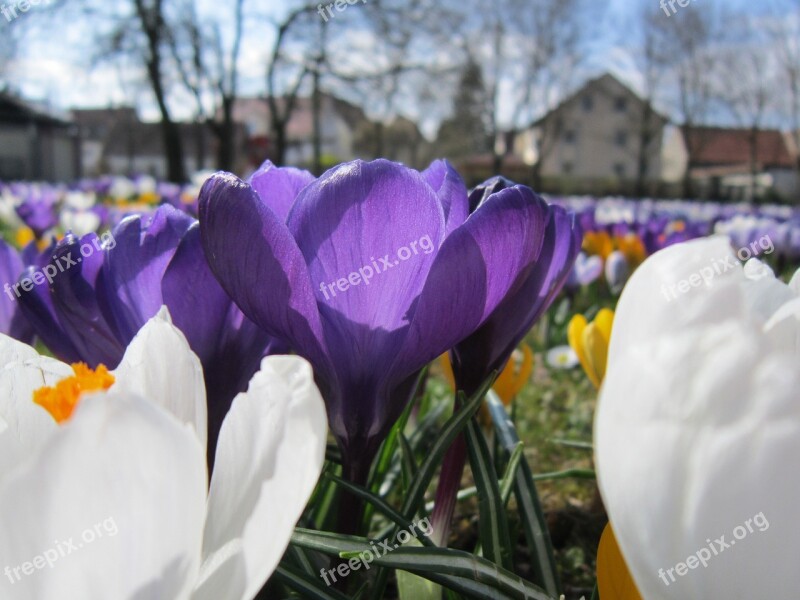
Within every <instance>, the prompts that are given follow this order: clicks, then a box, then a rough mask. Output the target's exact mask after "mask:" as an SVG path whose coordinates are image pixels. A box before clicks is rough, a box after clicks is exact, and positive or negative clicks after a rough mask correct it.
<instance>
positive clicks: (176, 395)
mask: <svg viewBox="0 0 800 600" xmlns="http://www.w3.org/2000/svg"><path fill="white" fill-rule="evenodd" d="M113 374H114V377H115V378H116V382H115V383H114V385H113V387H112V388H111V389H112V391H114V392H117V393H124V394H133V395H138V396H141V397H143V398H148V399H150V400H152V401H153V402H155V403H156V404H158V405H159V406H161V407H163V408H164V409H166V410H167V411H169V412H170V413H171V414H172V415H174V416H175V418H177V419H178V421H180V422H181V423H186V424H189V425H191V426H192V427H193V428H194V430H195V432H196V433H197V437H198V439H199V440H200V443H201V445H202V446H203V449H205V447H206V436H207V432H208V425H207V422H206V419H207V416H206V393H205V392H206V390H205V385H204V383H203V367H202V366H201V364H200V360H199V359H198V358H197V356H196V355H195V354H194V353H193V352H192V351H191V349H190V348H189V344H188V343H187V341H186V338H185V337H184V336H183V333H181V331H180V330H179V329H178V328H176V327H174V326H173V325H172V319H171V318H170V314H169V310H168V309H167V307H166V306H162V307H161V310H159V311H158V314H156V316H155V317H153V318H152V319H150V320H149V321H148V322H147V323H145V325H144V327H142V329H141V330H140V331H139V333H137V334H136V337H134V338H133V340H132V341H131V343H130V345H129V346H128V348H127V350H125V356H123V358H122V361H121V362H120V364H119V367H117V369H116V370H115V371H114V373H113Z"/></svg>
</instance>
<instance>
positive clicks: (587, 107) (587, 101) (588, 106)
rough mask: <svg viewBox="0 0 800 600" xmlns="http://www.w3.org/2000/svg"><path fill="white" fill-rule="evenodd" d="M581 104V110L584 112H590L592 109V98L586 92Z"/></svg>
mask: <svg viewBox="0 0 800 600" xmlns="http://www.w3.org/2000/svg"><path fill="white" fill-rule="evenodd" d="M582 104H583V110H584V111H585V112H591V111H592V109H593V108H594V99H593V98H592V97H591V96H590V95H588V94H587V95H586V96H584V97H583V100H582Z"/></svg>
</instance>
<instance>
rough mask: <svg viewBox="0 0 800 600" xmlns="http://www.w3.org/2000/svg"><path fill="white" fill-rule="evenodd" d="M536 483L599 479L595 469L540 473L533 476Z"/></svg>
mask: <svg viewBox="0 0 800 600" xmlns="http://www.w3.org/2000/svg"><path fill="white" fill-rule="evenodd" d="M532 479H533V480H534V481H548V480H553V479H597V474H596V473H595V472H594V470H593V469H565V470H563V471H554V472H553V473H538V474H536V475H533V477H532Z"/></svg>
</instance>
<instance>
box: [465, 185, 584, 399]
mask: <svg viewBox="0 0 800 600" xmlns="http://www.w3.org/2000/svg"><path fill="white" fill-rule="evenodd" d="M511 189H518V190H519V191H520V193H521V194H523V195H524V196H526V197H528V198H531V197H532V198H535V199H536V201H537V203H538V204H539V206H544V207H545V210H546V211H547V212H546V213H545V215H546V216H545V222H546V226H545V228H544V231H543V232H542V233H541V234H540V235H542V238H543V240H542V245H541V251H540V252H539V254H538V256H537V260H536V262H535V264H534V265H533V267H532V268H531V269H530V270H528V271H527V273H525V275H524V276H523V278H522V280H521V281H520V283H519V284H518V286H517V287H516V289H512V290H511V291H509V293H507V294H506V296H505V297H504V298H503V299H502V302H501V303H500V304H499V305H498V306H497V307H496V308H495V309H494V310H493V311H492V313H491V316H490V317H489V318H488V319H487V320H486V321H485V322H484V323H483V324H482V325H481V327H480V329H478V330H477V331H476V332H475V333H473V334H472V335H470V336H469V337H468V338H467V339H465V340H464V341H463V342H460V343H459V344H457V345H456V347H455V348H454V349H453V355H454V357H455V358H456V360H455V361H454V365H455V370H456V373H457V378H458V379H459V380H460V382H461V384H462V385H463V386H464V388H465V391H466V392H467V393H472V392H474V391H475V390H476V389H477V388H478V387H479V386H480V384H481V383H482V382H483V380H484V379H486V377H488V376H489V374H490V373H491V372H492V371H494V370H498V371H499V370H500V369H502V368H503V366H504V364H505V361H506V360H508V357H509V356H510V355H511V352H512V350H513V349H514V348H515V347H516V346H517V345H518V344H519V343H520V341H521V340H522V338H523V337H524V336H525V335H526V334H527V332H528V330H529V329H530V328H531V326H532V325H533V324H534V323H535V322H536V321H538V320H539V318H540V317H541V316H542V314H543V313H544V312H545V311H546V310H547V309H548V308H549V307H550V304H551V303H552V302H553V300H554V299H555V297H556V296H557V295H558V293H559V292H560V291H561V288H562V287H563V285H564V282H565V281H566V279H567V276H568V275H569V271H570V269H571V268H572V264H573V262H574V261H575V257H576V256H577V255H578V251H579V249H580V243H581V230H580V228H579V227H578V226H577V224H576V221H575V218H574V216H573V215H571V214H569V213H567V212H566V211H565V210H564V209H562V208H561V207H558V206H552V207H547V206H546V205H545V204H544V201H543V200H541V198H539V197H538V196H536V195H535V194H534V193H533V191H532V190H530V188H525V187H522V186H517V187H516V188H511ZM501 193H505V192H501ZM491 204H492V198H489V199H488V200H487V201H486V203H485V204H484V208H482V209H479V210H478V212H477V213H475V214H476V215H477V214H480V212H481V210H486V208H488V207H489V206H491ZM537 225H539V226H541V221H539V222H538V223H537Z"/></svg>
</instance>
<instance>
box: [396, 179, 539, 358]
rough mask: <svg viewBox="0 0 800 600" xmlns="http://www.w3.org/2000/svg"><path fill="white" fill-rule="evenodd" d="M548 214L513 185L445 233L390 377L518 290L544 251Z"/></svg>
mask: <svg viewBox="0 0 800 600" xmlns="http://www.w3.org/2000/svg"><path fill="white" fill-rule="evenodd" d="M547 213H548V209H547V205H546V204H545V202H544V201H543V200H542V199H541V198H539V197H538V196H536V195H535V194H534V193H533V191H532V190H530V189H529V188H526V187H522V186H515V187H512V188H509V189H506V190H502V191H501V192H498V193H497V194H493V195H492V196H491V197H490V198H489V199H487V201H486V202H484V203H483V204H482V205H481V207H480V208H479V209H478V210H476V211H475V212H474V213H473V214H472V215H470V217H469V218H468V219H467V220H466V222H465V223H464V225H462V226H461V227H459V228H458V229H456V230H455V231H454V232H453V233H452V234H450V236H449V237H448V238H447V240H445V242H444V244H443V245H442V248H441V249H440V250H439V254H438V255H437V257H436V262H435V263H434V265H433V268H432V269H431V273H430V275H429V276H428V281H427V282H426V284H425V289H424V290H423V292H422V295H421V296H420V300H419V306H418V307H417V311H416V313H415V314H414V317H413V321H412V324H411V332H410V334H409V336H408V337H407V339H406V341H405V344H404V345H403V347H402V348H401V349H400V350H399V351H398V352H397V359H396V362H395V364H394V365H392V370H393V371H394V372H396V373H398V374H400V373H408V372H413V371H414V370H415V369H417V368H419V367H420V366H422V365H424V364H426V363H427V362H429V361H431V360H433V359H434V358H435V357H437V356H438V355H439V354H441V353H442V352H444V351H446V350H448V349H450V348H451V347H453V346H454V345H455V344H456V343H458V342H459V341H461V340H462V339H464V338H465V337H466V336H468V335H469V334H471V333H472V332H473V331H474V330H475V329H477V328H478V327H479V326H480V325H481V324H482V323H483V322H484V321H485V320H486V319H487V318H488V317H489V315H491V314H492V313H493V312H494V310H495V309H496V308H497V306H498V305H499V304H500V303H501V302H502V301H503V300H504V298H505V297H506V295H507V294H509V293H513V292H514V291H516V290H519V289H520V287H521V286H522V285H524V282H525V281H526V280H527V278H528V277H529V276H530V272H531V271H532V270H533V269H534V268H535V266H536V264H537V259H538V257H539V254H540V252H541V250H542V247H543V242H544V231H545V226H546V224H547ZM532 300H533V299H532V298H531V301H532Z"/></svg>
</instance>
